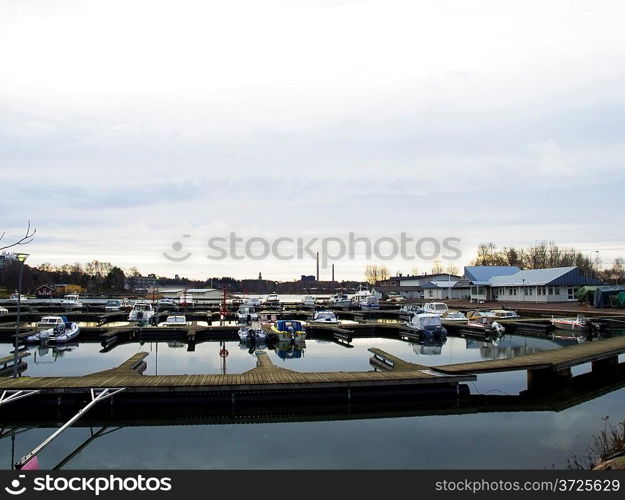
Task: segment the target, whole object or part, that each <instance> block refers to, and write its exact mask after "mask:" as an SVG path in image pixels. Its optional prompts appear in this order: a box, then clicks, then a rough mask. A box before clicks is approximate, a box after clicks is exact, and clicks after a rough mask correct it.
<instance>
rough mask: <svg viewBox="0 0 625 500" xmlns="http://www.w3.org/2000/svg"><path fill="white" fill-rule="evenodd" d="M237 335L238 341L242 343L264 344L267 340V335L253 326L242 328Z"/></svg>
mask: <svg viewBox="0 0 625 500" xmlns="http://www.w3.org/2000/svg"><path fill="white" fill-rule="evenodd" d="M238 333H239V339H241V340H242V341H244V342H264V341H265V339H266V338H267V333H266V332H265V331H264V330H263V329H262V328H258V327H255V326H242V327H241V328H239V332H238Z"/></svg>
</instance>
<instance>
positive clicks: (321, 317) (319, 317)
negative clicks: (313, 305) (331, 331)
mask: <svg viewBox="0 0 625 500" xmlns="http://www.w3.org/2000/svg"><path fill="white" fill-rule="evenodd" d="M308 323H323V324H325V325H337V324H338V323H339V320H338V318H337V317H336V314H334V312H332V311H315V314H313V317H312V319H310V320H308Z"/></svg>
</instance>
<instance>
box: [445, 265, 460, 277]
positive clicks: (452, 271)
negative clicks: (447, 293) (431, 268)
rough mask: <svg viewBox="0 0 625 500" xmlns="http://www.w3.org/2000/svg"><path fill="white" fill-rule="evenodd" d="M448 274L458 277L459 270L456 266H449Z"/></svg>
mask: <svg viewBox="0 0 625 500" xmlns="http://www.w3.org/2000/svg"><path fill="white" fill-rule="evenodd" d="M447 274H452V275H454V276H456V275H458V268H457V267H456V266H455V265H454V264H448V265H447Z"/></svg>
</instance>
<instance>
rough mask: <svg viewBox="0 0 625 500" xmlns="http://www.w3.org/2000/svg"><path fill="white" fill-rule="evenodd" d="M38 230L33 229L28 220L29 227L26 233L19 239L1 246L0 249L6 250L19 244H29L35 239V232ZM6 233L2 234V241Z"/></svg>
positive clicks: (0, 239)
mask: <svg viewBox="0 0 625 500" xmlns="http://www.w3.org/2000/svg"><path fill="white" fill-rule="evenodd" d="M36 232H37V229H32V230H31V228H30V221H28V227H27V228H26V234H24V236H22V237H21V238H20V239H19V240H17V241H14V242H13V243H10V244H9V245H5V246H3V247H0V250H6V249H7V248H12V247H15V246H17V245H28V244H29V243H30V242H31V241H33V238H34V237H35V233H36ZM5 234H6V233H4V232H3V233H2V234H0V241H2V238H4V236H5Z"/></svg>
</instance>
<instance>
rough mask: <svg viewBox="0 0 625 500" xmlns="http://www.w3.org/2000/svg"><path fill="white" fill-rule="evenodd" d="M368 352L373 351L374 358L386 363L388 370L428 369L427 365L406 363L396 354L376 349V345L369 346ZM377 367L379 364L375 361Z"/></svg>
mask: <svg viewBox="0 0 625 500" xmlns="http://www.w3.org/2000/svg"><path fill="white" fill-rule="evenodd" d="M368 351H369V352H370V353H373V357H374V360H377V361H379V362H380V363H383V364H384V365H386V369H390V370H399V371H412V370H429V369H430V367H429V366H424V365H418V364H416V363H408V362H407V361H404V360H403V359H400V358H398V357H397V356H393V355H392V354H389V353H388V352H386V351H383V350H382V349H378V348H377V347H371V348H369V349H368ZM376 365H377V366H378V367H380V365H379V364H378V363H376Z"/></svg>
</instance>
